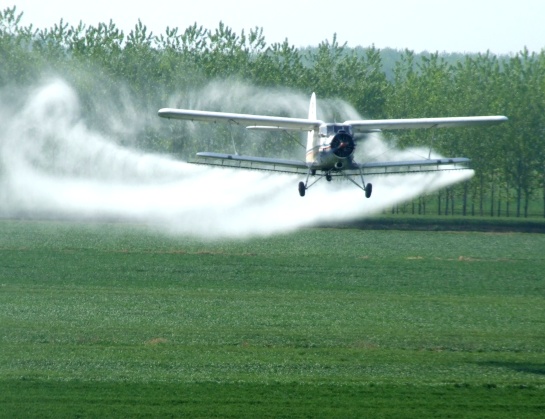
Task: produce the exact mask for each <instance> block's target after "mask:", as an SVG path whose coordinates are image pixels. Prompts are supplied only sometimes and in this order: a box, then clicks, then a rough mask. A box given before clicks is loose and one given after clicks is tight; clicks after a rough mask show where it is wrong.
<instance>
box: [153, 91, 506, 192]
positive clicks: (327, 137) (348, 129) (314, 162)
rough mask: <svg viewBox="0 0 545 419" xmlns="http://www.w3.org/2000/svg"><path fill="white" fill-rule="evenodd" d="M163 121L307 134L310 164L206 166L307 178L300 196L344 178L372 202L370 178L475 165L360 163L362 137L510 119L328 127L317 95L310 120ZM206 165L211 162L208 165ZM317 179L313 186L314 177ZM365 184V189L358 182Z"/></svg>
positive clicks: (213, 116)
mask: <svg viewBox="0 0 545 419" xmlns="http://www.w3.org/2000/svg"><path fill="white" fill-rule="evenodd" d="M158 114H159V116H160V117H162V118H171V119H182V120H189V121H199V122H223V123H234V124H237V125H242V126H245V127H246V128H248V129H254V130H281V131H289V130H295V131H306V132H308V134H307V145H306V158H305V161H302V160H284V159H276V158H268V157H254V156H245V155H239V154H238V153H236V152H235V153H234V154H225V153H213V152H199V153H197V158H198V159H199V163H200V164H208V165H220V166H228V167H235V168H244V169H262V170H272V171H277V172H289V173H306V174H307V177H306V181H305V182H302V181H301V182H299V185H298V189H299V195H300V196H302V197H303V196H305V193H306V191H307V190H308V189H309V188H310V187H311V186H312V185H314V184H315V183H316V182H318V181H319V180H320V179H322V178H324V177H325V179H326V180H327V181H331V180H332V178H333V176H343V177H344V178H346V179H348V180H349V181H351V182H352V183H354V184H355V185H356V186H357V187H359V188H360V189H362V190H363V191H364V192H365V196H366V198H370V197H371V193H372V190H373V185H372V184H371V183H365V181H364V177H363V175H364V173H365V174H370V173H371V174H377V173H380V174H388V173H407V172H412V171H439V170H453V169H460V168H462V169H463V168H466V165H467V164H468V163H469V162H470V159H468V158H465V157H447V158H439V159H436V158H428V159H423V160H408V161H386V162H367V163H357V162H356V161H354V151H355V150H356V143H357V142H358V141H359V139H358V138H357V137H356V136H355V135H356V134H369V133H373V132H380V131H382V130H399V129H416V128H419V129H430V128H450V127H463V126H482V125H492V124H498V123H502V122H505V121H507V117H505V116H501V115H496V116H464V117H445V118H411V119H375V120H353V121H352V120H348V121H344V122H343V123H326V122H324V121H321V120H319V119H317V113H316V94H315V93H312V96H311V99H310V106H309V113H308V118H307V119H303V118H289V117H278V116H263V115H253V114H238V113H227V112H210V111H200V110H189V109H173V108H163V109H160V110H159V111H158ZM202 160H204V161H205V162H203V161H202ZM311 176H313V177H315V176H317V179H315V180H313V181H312V182H311V183H309V180H310V177H311ZM353 177H356V178H358V177H359V179H360V180H361V184H360V183H358V182H357V181H356V180H354V179H353Z"/></svg>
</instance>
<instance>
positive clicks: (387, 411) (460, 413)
mask: <svg viewBox="0 0 545 419" xmlns="http://www.w3.org/2000/svg"><path fill="white" fill-rule="evenodd" d="M0 406H1V409H0V416H2V417H56V418H57V417H108V416H115V417H143V416H147V417H182V416H185V417H365V416H367V417H491V418H492V417H494V418H497V417H510V418H511V417H543V415H544V414H545V235H543V234H525V233H501V234H498V233H480V232H426V231H373V230H366V231H363V230H358V229H334V228H313V229H304V230H300V231H298V232H295V233H290V234H284V235H276V236H272V237H262V238H253V239H250V240H245V241H237V240H221V241H204V240H200V239H197V238H191V237H179V236H169V235H166V234H162V233H159V232H157V231H155V230H154V229H153V228H150V227H146V226H142V225H135V224H127V223H77V222H57V221H13V220H0Z"/></svg>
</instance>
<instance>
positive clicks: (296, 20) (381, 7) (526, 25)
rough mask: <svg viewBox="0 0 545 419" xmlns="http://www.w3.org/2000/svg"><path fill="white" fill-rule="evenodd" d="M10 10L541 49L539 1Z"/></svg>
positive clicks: (303, 40) (319, 36)
mask: <svg viewBox="0 0 545 419" xmlns="http://www.w3.org/2000/svg"><path fill="white" fill-rule="evenodd" d="M2 3H3V6H0V9H1V10H4V9H5V8H6V7H12V6H14V5H15V6H17V11H18V12H19V13H20V12H23V13H24V15H23V20H22V22H21V23H22V25H24V26H27V25H29V24H31V23H32V24H33V25H34V26H35V27H37V28H40V29H45V28H50V27H52V26H53V25H54V24H55V23H58V22H59V21H60V19H61V18H63V19H64V21H65V22H67V23H69V24H71V25H74V26H77V24H78V23H79V22H80V20H81V21H82V22H83V23H84V24H86V25H97V24H98V23H99V22H106V23H107V22H109V21H110V19H111V20H112V21H113V22H114V23H115V24H116V26H117V27H118V28H120V29H122V30H123V31H124V32H125V34H128V32H130V30H131V29H132V28H134V26H135V24H136V23H137V22H138V19H140V20H141V21H142V23H143V24H145V25H146V26H147V28H148V29H149V30H151V31H153V33H154V34H156V35H158V34H162V33H164V32H165V29H166V27H167V26H169V27H178V28H180V30H181V31H182V32H183V30H185V29H186V28H187V27H188V26H190V25H192V24H193V23H195V22H197V24H198V25H199V26H203V27H204V28H206V29H212V30H213V29H216V28H217V27H218V24H219V22H220V21H223V23H225V24H226V25H227V26H229V27H230V28H232V29H233V30H234V31H235V32H237V33H238V34H240V32H241V30H242V29H245V31H246V32H248V31H249V29H252V28H254V27H256V26H257V27H262V28H263V34H264V36H265V40H266V42H267V44H269V45H270V44H273V43H275V42H283V41H284V40H285V39H286V38H287V39H288V42H289V43H290V45H294V46H296V47H305V46H309V45H311V46H317V45H318V44H319V43H320V42H322V41H324V40H329V41H331V40H332V38H333V34H334V33H336V34H337V40H338V41H339V43H341V44H342V43H344V42H347V44H348V46H349V47H356V46H363V47H367V46H370V45H372V44H374V45H375V46H376V47H377V48H380V49H383V48H386V47H390V48H396V49H405V48H408V49H410V50H413V51H415V52H417V53H418V52H421V51H430V52H436V51H439V52H462V53H464V52H486V51H487V50H490V51H491V52H492V53H495V54H509V53H516V52H519V51H521V50H522V49H523V48H524V47H527V48H528V49H529V50H530V51H535V52H540V51H541V49H542V48H544V47H545V1H543V0H372V1H368V0H275V1H268V0H267V1H259V0H238V1H234V0H189V1H187V0H177V1H169V0H163V1H151V0H148V1H143V0H132V1H120V0H83V1H75V0H4V1H2Z"/></svg>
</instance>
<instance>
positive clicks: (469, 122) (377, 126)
mask: <svg viewBox="0 0 545 419" xmlns="http://www.w3.org/2000/svg"><path fill="white" fill-rule="evenodd" d="M505 121H507V117H505V116H501V115H496V116H462V117H450V118H410V119H374V120H373V119H371V120H363V121H345V122H344V124H348V125H352V128H353V129H354V131H357V132H372V131H374V130H391V129H416V128H452V127H471V126H476V125H492V124H499V123H501V122H505Z"/></svg>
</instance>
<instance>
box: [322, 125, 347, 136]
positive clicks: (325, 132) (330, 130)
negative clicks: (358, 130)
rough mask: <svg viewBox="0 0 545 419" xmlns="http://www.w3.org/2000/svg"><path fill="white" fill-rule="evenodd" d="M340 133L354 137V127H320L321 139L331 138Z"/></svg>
mask: <svg viewBox="0 0 545 419" xmlns="http://www.w3.org/2000/svg"><path fill="white" fill-rule="evenodd" d="M340 131H344V132H346V133H347V134H348V135H352V126H351V125H343V124H323V125H321V126H320V130H319V133H320V137H331V136H332V135H335V134H337V133H338V132H340Z"/></svg>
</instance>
